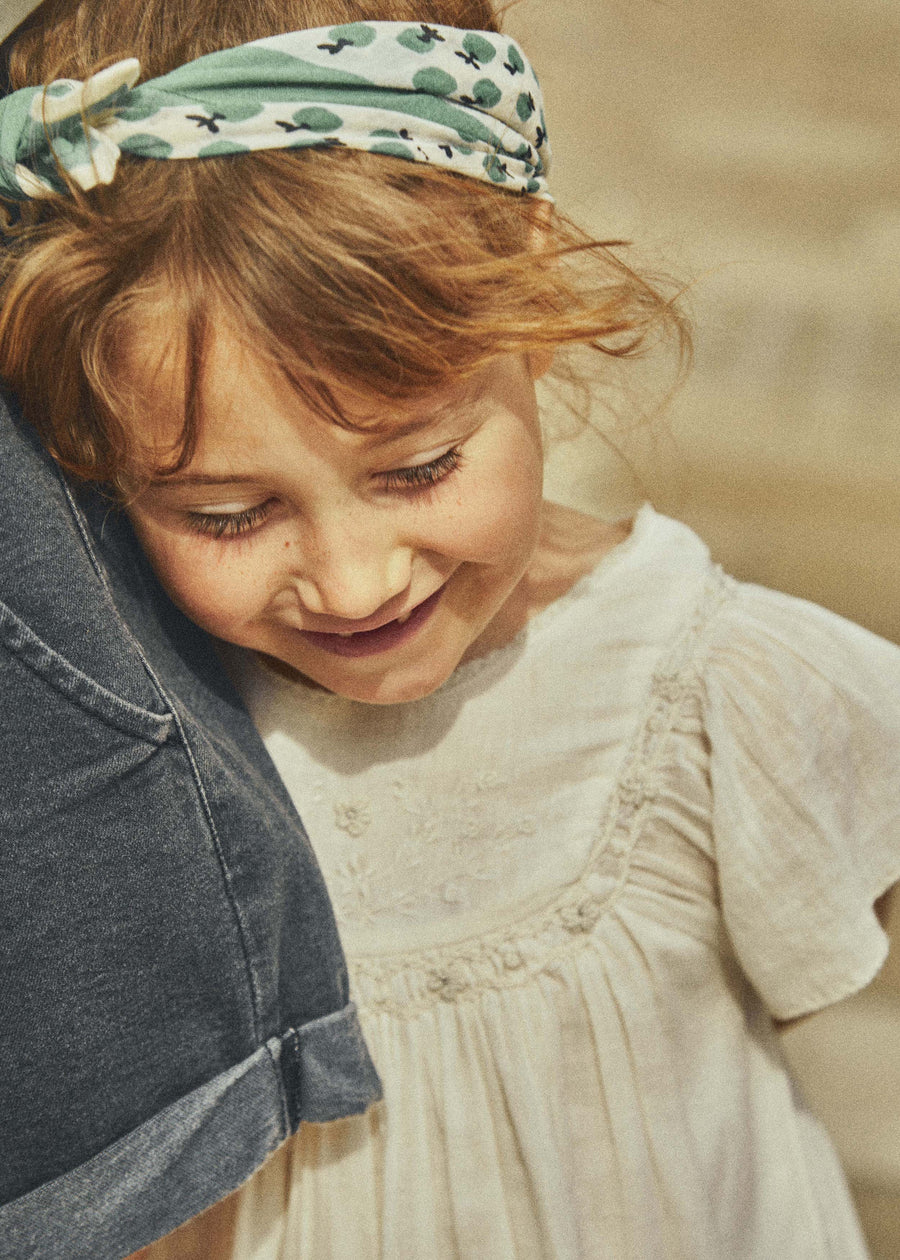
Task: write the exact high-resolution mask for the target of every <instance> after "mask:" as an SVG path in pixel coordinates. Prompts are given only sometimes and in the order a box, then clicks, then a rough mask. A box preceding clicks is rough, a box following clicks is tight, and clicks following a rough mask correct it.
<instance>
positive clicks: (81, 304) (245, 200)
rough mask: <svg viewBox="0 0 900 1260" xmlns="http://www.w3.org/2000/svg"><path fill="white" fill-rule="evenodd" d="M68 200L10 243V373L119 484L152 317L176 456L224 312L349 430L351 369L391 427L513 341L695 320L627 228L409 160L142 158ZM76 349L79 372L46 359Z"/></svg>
mask: <svg viewBox="0 0 900 1260" xmlns="http://www.w3.org/2000/svg"><path fill="white" fill-rule="evenodd" d="M59 201H60V202H64V204H58V205H56V206H55V207H54V219H53V222H52V230H51V228H50V227H48V225H47V224H43V223H37V224H35V225H34V226H33V227H32V228H31V229H29V230H26V231H24V232H23V233H20V235H19V238H18V240H17V242H16V245H15V247H14V249H13V251H12V255H11V258H12V260H13V261H12V264H11V265H10V263H8V273H9V274H8V279H7V285H6V295H5V309H4V319H5V325H6V326H5V328H4V329H3V351H2V362H0V371H2V372H3V373H4V374H5V375H6V376H7V379H9V380H10V381H11V383H12V384H13V385H14V387H15V388H16V389H17V390H18V391H19V394H20V397H21V398H22V400H23V404H24V406H25V408H26V411H27V414H28V415H29V417H30V418H31V419H32V422H33V423H34V424H35V425H36V426H37V427H38V428H39V430H40V431H41V433H42V436H43V438H44V441H45V443H46V444H47V446H48V447H49V448H50V449H51V450H52V451H53V453H54V455H55V456H56V458H57V459H58V460H59V461H60V463H62V464H63V465H64V466H65V467H66V468H67V469H68V470H69V471H70V472H72V473H74V474H75V475H77V476H79V477H82V478H88V479H91V480H99V481H106V482H111V483H112V484H114V485H116V486H118V487H123V486H124V485H125V484H126V483H129V482H133V481H134V479H135V478H136V477H139V476H140V475H141V471H140V463H141V458H140V455H139V452H140V451H141V450H142V449H145V448H146V438H147V429H149V428H152V426H151V425H150V424H149V423H148V422H149V418H150V414H151V412H152V408H153V407H154V405H155V400H154V392H155V391H154V390H153V389H151V390H147V389H141V388H140V387H139V383H138V381H136V380H134V379H132V377H133V375H134V374H132V373H129V372H128V371H127V370H125V362H126V359H127V354H126V351H127V350H128V348H129V347H130V346H132V345H134V344H135V343H139V342H140V339H141V329H142V327H144V326H145V325H146V324H147V323H148V321H156V323H157V325H158V326H159V327H162V328H163V330H164V343H165V344H164V351H167V353H168V354H169V356H170V357H171V361H172V362H173V363H174V362H177V363H178V364H179V367H178V373H177V375H178V377H179V381H178V387H177V389H175V390H174V391H173V397H175V396H178V398H180V404H179V405H180V407H181V411H182V415H181V419H180V438H179V441H178V443H177V446H176V448H175V449H174V450H173V451H172V460H171V465H170V467H171V470H172V471H175V470H177V469H180V468H182V467H184V465H185V464H186V463H187V462H188V461H189V459H190V457H191V454H192V451H193V449H194V447H195V445H196V441H197V434H198V427H199V425H200V423H201V421H202V412H203V381H204V374H205V371H206V365H207V361H208V358H209V350H210V346H211V344H212V342H213V339H214V337H215V331H216V325H217V322H218V321H220V320H224V321H225V322H226V323H227V325H228V326H229V330H230V331H231V332H232V333H233V334H235V335H236V336H237V338H238V340H239V341H240V342H241V343H242V344H244V345H245V346H246V347H247V348H248V349H249V350H251V351H252V352H253V353H254V354H255V355H258V356H260V357H262V358H263V359H264V360H266V361H268V362H270V363H271V364H272V365H273V367H275V368H276V369H277V370H278V371H279V372H280V373H281V374H282V375H283V376H284V377H285V379H286V380H287V381H289V382H290V384H291V386H292V388H293V389H295V390H296V392H297V394H298V395H299V396H300V397H301V398H302V400H303V402H304V403H305V404H306V405H307V406H308V407H310V408H311V409H312V410H313V411H314V412H315V413H317V414H319V415H321V416H323V417H326V418H327V419H329V420H331V421H332V422H334V423H337V424H340V425H343V426H345V427H360V424H361V422H360V420H359V419H358V418H356V419H354V418H352V417H351V416H350V415H348V414H347V411H346V409H344V408H342V407H341V406H340V405H339V404H338V401H337V398H336V396H335V391H334V388H333V387H334V386H338V387H339V392H340V393H341V395H342V396H345V395H347V394H349V395H350V396H352V397H358V398H359V399H360V400H361V401H364V402H365V404H366V407H367V408H368V410H369V413H370V414H371V415H372V420H371V424H372V425H377V424H379V423H384V420H383V419H381V418H380V417H384V415H385V409H388V410H390V408H391V407H393V408H395V409H396V407H397V406H398V405H399V406H401V407H403V406H408V405H410V404H412V403H414V402H415V401H416V400H417V399H420V398H424V397H426V396H428V395H434V394H435V393H439V392H441V391H443V390H445V389H447V388H448V387H450V386H451V385H453V386H457V385H459V384H462V383H464V382H465V381H467V380H468V379H470V378H471V377H472V376H474V375H475V374H476V373H477V372H479V370H481V369H482V368H483V367H484V366H485V365H486V364H487V363H489V362H490V361H491V360H492V359H495V358H497V357H498V356H500V355H503V354H507V353H520V352H526V351H528V350H530V349H538V348H542V349H546V348H548V347H550V348H556V347H559V346H562V345H565V344H568V343H573V342H580V343H587V344H590V345H593V346H594V347H595V348H596V349H597V350H599V351H601V352H602V353H604V354H609V355H617V356H621V355H626V354H631V353H634V352H635V351H636V350H637V349H638V348H639V347H640V346H641V344H642V343H643V342H644V340H645V338H646V336H647V334H648V331H649V330H650V328H651V327H653V326H666V327H668V328H669V329H670V331H671V330H672V329H674V330H675V331H676V333H678V334H679V335H680V333H681V332H682V331H683V330H682V328H681V324H680V320H679V317H678V316H677V314H675V312H674V311H673V309H672V307H671V306H670V305H669V303H668V302H667V301H666V300H665V299H664V298H663V297H662V296H660V294H659V293H657V292H656V290H655V289H654V288H652V287H651V286H650V285H649V284H647V283H646V282H645V281H643V280H641V279H640V278H639V277H638V276H636V275H635V274H634V272H632V271H631V270H630V269H629V268H628V267H627V265H626V264H625V263H624V262H622V261H621V259H620V258H619V257H618V252H617V246H618V243H616V242H597V241H592V240H590V239H588V238H586V237H584V236H583V235H581V234H579V233H578V232H577V231H576V230H575V229H574V228H572V227H571V226H570V225H567V224H565V223H564V222H563V221H561V220H560V219H559V218H558V217H556V218H555V219H553V220H551V219H550V216H549V215H548V214H547V209H548V208H547V207H546V205H545V204H543V203H539V202H535V201H534V200H533V199H531V198H527V197H518V196H515V195H513V194H510V193H506V192H503V191H498V190H495V189H493V188H491V187H489V186H487V185H482V184H480V183H478V182H476V181H473V180H471V179H466V178H465V177H463V176H456V175H453V174H450V173H448V172H446V171H442V170H431V169H429V168H427V167H424V166H418V165H413V164H410V163H408V162H405V161H403V160H401V159H397V158H391V157H386V156H382V155H373V154H367V153H359V152H355V151H352V150H338V151H333V150H330V151H319V150H305V151H300V152H289V151H270V152H264V153H252V154H240V155H237V156H234V157H222V158H211V159H205V160H204V161H202V162H175V161H173V162H154V161H152V160H148V161H142V160H139V159H131V160H128V161H124V160H123V162H122V164H121V170H120V174H119V176H118V177H117V181H116V183H115V186H114V187H110V188H97V189H95V190H93V191H92V192H91V193H90V194H89V195H87V196H85V197H83V198H79V199H78V200H77V201H76V200H71V201H67V200H65V199H59ZM161 205H165V206H166V207H167V213H166V214H165V215H162V216H161V215H160V214H159V207H160V206H161ZM16 255H18V257H16ZM584 264H588V265H587V266H586V267H585V265H584ZM38 312H40V316H39V317H38ZM48 312H49V313H50V314H49V315H48ZM61 353H62V362H63V364H64V366H65V369H66V370H64V371H62V372H60V371H57V370H50V371H48V370H47V364H49V363H51V362H55V363H56V364H59V362H60V355H61ZM138 375H139V376H141V375H145V374H144V373H143V372H141V373H138ZM365 423H366V425H368V424H369V422H365Z"/></svg>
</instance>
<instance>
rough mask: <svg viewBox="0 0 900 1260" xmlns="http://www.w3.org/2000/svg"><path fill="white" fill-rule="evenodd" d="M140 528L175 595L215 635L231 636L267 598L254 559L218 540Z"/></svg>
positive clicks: (184, 609) (152, 560)
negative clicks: (224, 549)
mask: <svg viewBox="0 0 900 1260" xmlns="http://www.w3.org/2000/svg"><path fill="white" fill-rule="evenodd" d="M136 532H137V535H138V538H139V539H140V542H141V545H142V547H143V548H144V551H145V552H146V554H147V557H148V559H149V561H150V563H151V565H152V566H153V569H154V571H155V573H156V576H157V577H158V578H159V580H160V583H161V584H162V586H163V588H164V589H165V591H166V593H167V594H168V596H169V598H170V599H171V600H172V601H173V603H175V604H177V606H178V607H179V608H180V609H181V611H182V612H183V613H185V614H186V615H187V616H188V617H190V619H191V620H192V621H195V622H196V623H197V625H199V626H201V627H202V628H203V629H204V630H208V631H209V632H210V633H211V634H214V635H216V636H218V637H219V638H227V637H228V633H227V632H228V630H229V629H230V628H231V627H234V626H235V625H237V624H240V623H241V622H243V621H244V620H246V619H247V618H248V617H249V616H251V615H252V613H253V611H254V610H255V609H256V608H257V607H258V606H259V604H260V602H261V601H262V600H263V598H264V591H263V590H262V589H261V583H260V566H259V565H254V564H252V563H251V562H250V559H249V557H246V558H245V557H242V556H239V555H233V556H229V555H228V554H227V552H226V553H224V554H221V549H220V548H219V547H217V546H216V545H215V544H212V545H208V544H207V543H206V542H205V541H201V542H199V543H198V542H194V541H193V540H192V539H182V538H172V537H170V536H167V535H165V534H157V533H155V531H153V530H148V529H142V528H140V526H138V525H137V524H136ZM238 546H240V544H238ZM235 550H237V548H235Z"/></svg>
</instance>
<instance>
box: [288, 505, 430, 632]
mask: <svg viewBox="0 0 900 1260" xmlns="http://www.w3.org/2000/svg"><path fill="white" fill-rule="evenodd" d="M301 549H302V551H303V552H304V556H303V560H302V562H301V563H300V564H298V566H297V569H296V571H295V573H294V583H295V588H296V590H297V594H298V596H299V598H300V601H301V603H302V605H303V607H304V609H306V610H307V611H308V612H311V613H314V614H316V615H317V616H326V617H339V618H341V619H342V620H346V621H361V620H363V619H364V618H366V617H371V616H372V615H373V614H374V613H377V612H378V611H379V610H380V609H381V608H383V607H384V606H385V605H387V604H390V602H391V601H392V600H398V603H399V599H398V597H400V596H402V595H403V594H404V593H405V592H406V591H407V590H408V588H409V584H410V579H411V577H412V560H413V553H412V548H411V547H409V546H408V545H406V544H404V543H402V542H401V541H400V540H399V539H398V538H397V537H396V535H395V532H394V531H392V530H391V529H390V527H389V525H388V524H387V523H386V522H379V521H377V520H373V519H372V518H371V517H368V516H367V517H366V518H365V519H363V518H362V517H356V518H355V519H350V514H341V516H339V517H338V519H337V520H334V521H332V522H330V523H329V524H327V525H325V524H323V523H319V525H318V526H317V527H316V528H315V529H311V530H310V533H309V534H308V535H307V537H306V538H305V539H304V541H303V545H302V548H301ZM397 611H398V612H400V611H402V610H401V609H400V608H399V607H398V609H397Z"/></svg>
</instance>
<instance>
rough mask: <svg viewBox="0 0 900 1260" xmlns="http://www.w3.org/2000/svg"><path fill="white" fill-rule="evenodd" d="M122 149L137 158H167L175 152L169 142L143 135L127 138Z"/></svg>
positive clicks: (157, 137)
mask: <svg viewBox="0 0 900 1260" xmlns="http://www.w3.org/2000/svg"><path fill="white" fill-rule="evenodd" d="M121 147H122V148H123V149H124V150H125V152H126V153H133V154H134V155H135V157H146V158H167V157H169V156H170V154H172V153H174V151H175V150H174V148H173V146H172V145H171V144H169V142H168V140H163V139H161V138H160V137H159V136H150V135H144V134H142V133H138V134H137V135H134V136H128V137H126V139H125V140H123V141H122V146H121Z"/></svg>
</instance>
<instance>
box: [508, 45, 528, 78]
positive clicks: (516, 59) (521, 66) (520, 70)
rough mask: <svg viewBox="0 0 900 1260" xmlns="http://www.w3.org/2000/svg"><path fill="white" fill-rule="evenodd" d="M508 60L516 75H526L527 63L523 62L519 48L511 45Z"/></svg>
mask: <svg viewBox="0 0 900 1260" xmlns="http://www.w3.org/2000/svg"><path fill="white" fill-rule="evenodd" d="M506 60H507V62H508V63H509V65H511V66H512V68H513V70H514V71H515V72H516V74H524V73H525V62H524V61H523V60H522V55H521V53H520V52H519V50H518V48H516V47H515V45H514V44H510V46H509V48H508V49H507V53H506Z"/></svg>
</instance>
